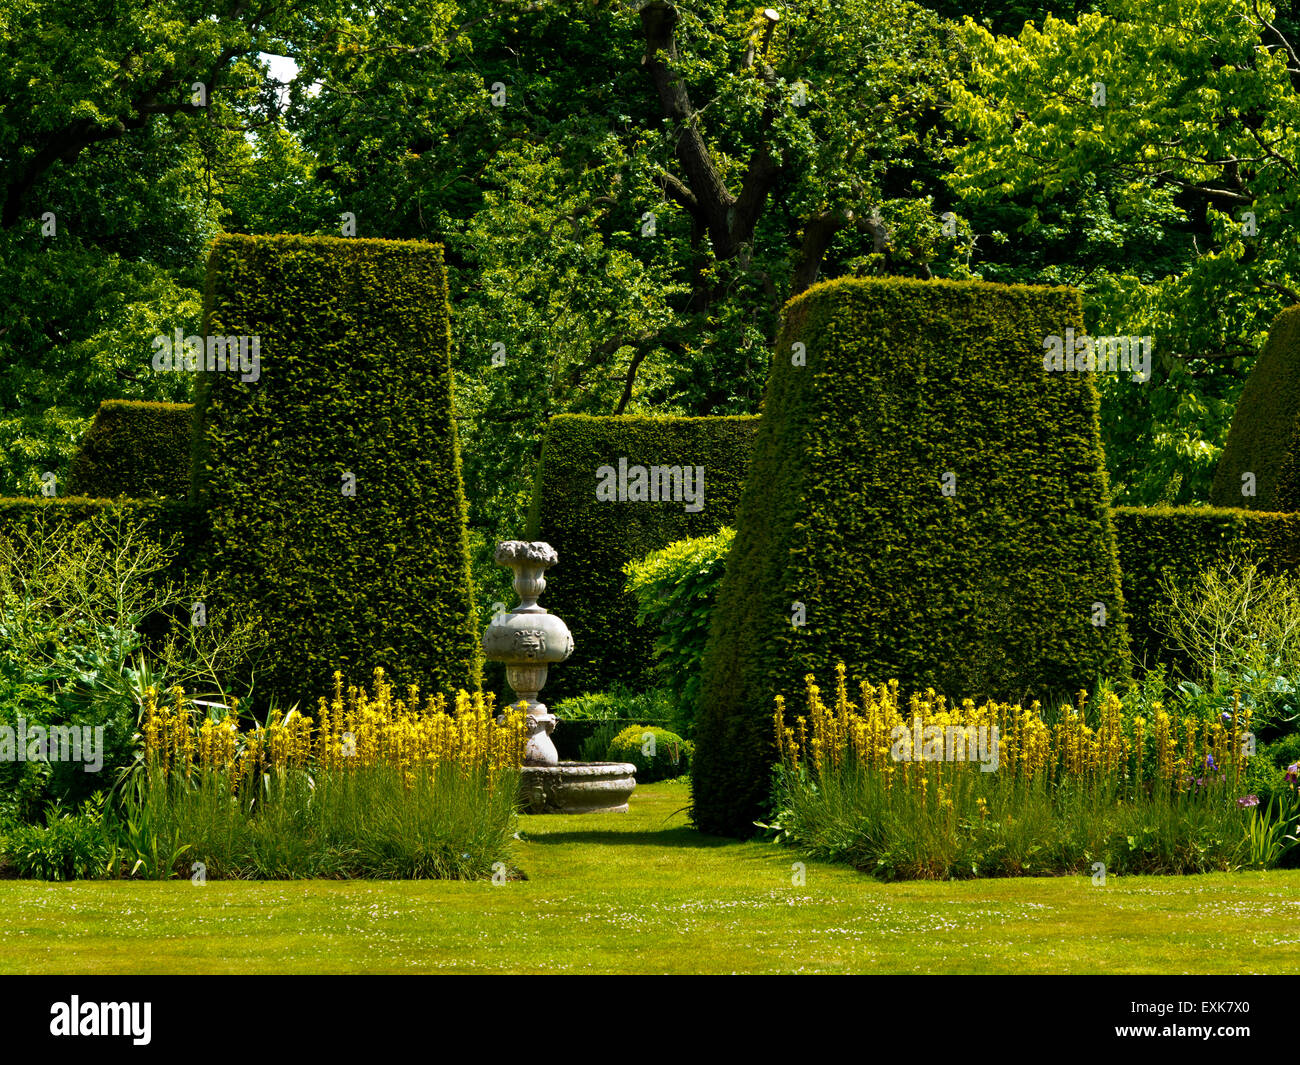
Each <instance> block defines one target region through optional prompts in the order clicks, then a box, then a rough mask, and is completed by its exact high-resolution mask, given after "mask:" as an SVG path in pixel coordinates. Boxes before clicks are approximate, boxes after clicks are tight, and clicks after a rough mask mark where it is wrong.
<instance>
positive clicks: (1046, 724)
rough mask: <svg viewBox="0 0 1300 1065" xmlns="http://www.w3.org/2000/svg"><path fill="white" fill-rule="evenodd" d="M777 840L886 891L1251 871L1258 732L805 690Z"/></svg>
mask: <svg viewBox="0 0 1300 1065" xmlns="http://www.w3.org/2000/svg"><path fill="white" fill-rule="evenodd" d="M776 703H777V708H776V714H775V727H776V740H777V746H778V749H779V751H780V758H781V761H780V764H779V766H778V767H777V770H776V780H775V792H774V799H775V806H776V808H777V810H778V813H777V815H776V818H777V822H778V823H777V825H776V826H765V827H769V828H771V827H775V828H776V829H777V830H778V831H779V834H780V837H781V838H782V839H783V840H785V841H787V842H790V843H793V844H795V845H797V846H800V847H802V848H804V849H805V850H807V851H808V852H809V853H810V854H811V855H813V856H815V857H822V858H828V859H831V860H837V861H844V862H847V863H848V864H851V865H853V866H855V867H856V868H859V869H864V870H868V871H870V872H873V873H876V874H877V875H880V876H883V877H887V878H900V879H943V878H949V877H970V876H1015V875H1035V874H1039V875H1043V874H1059V873H1070V872H1089V873H1090V874H1093V875H1095V874H1096V873H1097V869H1096V865H1097V863H1100V864H1101V865H1102V866H1104V867H1105V870H1106V871H1108V872H1111V873H1186V872H1200V871H1208V870H1212V869H1227V868H1233V867H1235V866H1236V865H1238V864H1240V862H1241V861H1242V860H1243V851H1244V848H1245V833H1244V820H1245V817H1244V815H1243V811H1242V809H1241V807H1239V806H1238V804H1237V799H1238V798H1239V797H1240V792H1239V790H1238V789H1239V786H1240V783H1241V780H1242V775H1243V769H1244V766H1245V763H1246V759H1245V756H1244V755H1243V754H1242V752H1243V749H1244V748H1245V746H1246V737H1247V733H1248V732H1249V728H1250V720H1249V713H1248V711H1247V710H1245V709H1240V708H1238V710H1237V711H1236V712H1234V713H1232V714H1228V715H1225V716H1223V717H1220V718H1217V719H1214V720H1207V719H1202V718H1198V717H1195V716H1178V717H1176V716H1174V715H1171V714H1170V713H1168V712H1167V711H1166V710H1165V709H1164V707H1163V706H1162V705H1161V704H1159V703H1158V702H1157V703H1154V704H1152V706H1151V713H1150V715H1145V714H1142V713H1133V712H1130V710H1129V709H1128V708H1127V707H1126V706H1125V705H1124V702H1123V701H1122V700H1121V699H1120V698H1119V696H1117V695H1116V694H1115V693H1114V692H1113V691H1102V692H1100V693H1098V695H1097V696H1095V697H1093V698H1091V699H1090V698H1089V697H1088V694H1087V693H1086V692H1080V693H1079V696H1078V700H1077V702H1076V703H1075V704H1072V705H1071V704H1067V705H1064V706H1061V707H1059V708H1058V709H1057V710H1056V711H1055V712H1054V713H1052V714H1044V712H1043V708H1042V706H1041V705H1040V704H1039V703H1037V702H1034V703H1033V704H1031V705H1030V706H1029V707H1028V708H1025V707H1023V706H1020V705H1018V704H1017V705H1012V704H1008V703H999V702H993V701H987V702H985V703H983V704H981V705H976V704H975V702H973V701H972V700H969V699H966V700H963V701H961V702H960V703H957V702H949V701H948V700H946V699H945V698H944V697H943V696H941V695H936V694H935V693H934V692H933V691H927V692H925V693H924V694H920V695H913V696H911V697H910V698H909V700H908V704H907V709H906V712H905V713H904V711H903V709H902V707H901V705H900V697H899V690H898V684H897V682H893V681H891V682H890V683H889V684H887V685H884V686H883V687H876V686H873V685H871V684H867V683H863V684H862V685H861V687H860V689H859V699H858V701H857V702H854V701H852V700H850V699H849V695H848V688H847V684H846V679H845V668H844V666H843V664H840V665H839V666H838V667H837V683H836V693H835V699H834V702H833V703H832V704H829V705H828V704H827V703H825V702H824V701H823V699H822V696H821V690H820V689H819V688H818V687H817V685H816V683H815V678H814V677H813V676H811V675H809V676H808V677H807V712H806V714H804V715H800V716H797V717H795V718H794V719H793V720H790V719H789V718H788V717H787V714H786V710H785V700H784V699H783V698H782V697H779V696H778V697H777V700H776Z"/></svg>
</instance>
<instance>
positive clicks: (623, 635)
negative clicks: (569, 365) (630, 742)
mask: <svg viewBox="0 0 1300 1065" xmlns="http://www.w3.org/2000/svg"><path fill="white" fill-rule="evenodd" d="M757 428H758V419H757V418H755V417H728V418H652V417H630V416H623V417H590V416H585V415H575V414H562V415H559V416H557V417H555V418H552V419H551V422H550V424H549V426H548V428H547V432H546V439H545V442H544V444H543V447H542V457H541V462H540V464H539V467H538V471H537V477H536V481H535V484H534V488H533V502H532V510H531V512H530V514H529V519H528V536H529V538H530V539H534V540H545V541H546V542H548V543H549V544H551V546H552V547H554V548H555V549H556V550H557V551H558V552H559V554H560V563H559V565H557V566H556V567H555V568H554V569H552V570H549V571H547V574H546V584H547V587H546V591H545V592H544V593H543V597H542V605H543V606H544V607H546V608H547V609H549V610H551V611H552V612H554V613H556V614H558V615H559V616H560V617H561V618H563V619H564V621H565V623H566V624H567V625H568V626H569V630H570V631H571V632H572V633H573V647H574V650H573V655H572V656H571V657H570V658H569V659H568V660H567V661H566V662H564V663H563V664H562V665H560V666H558V667H556V668H555V669H552V670H551V672H550V676H549V678H548V679H547V683H546V695H545V698H546V699H547V701H548V702H553V701H556V700H559V699H561V698H563V697H565V696H567V695H574V694H577V693H579V692H594V691H602V690H604V689H606V688H609V687H612V686H613V685H616V684H629V685H637V686H644V685H648V684H651V683H653V681H652V678H651V676H650V672H649V670H650V665H651V650H652V647H653V644H654V633H653V632H652V631H650V630H648V629H639V628H638V627H637V624H636V600H635V599H634V598H633V597H632V596H631V594H630V593H628V591H627V590H626V588H625V587H624V580H625V577H624V574H623V567H624V565H625V564H626V563H628V562H630V561H632V560H634V559H639V558H642V557H643V556H645V555H646V554H648V553H649V552H651V551H655V550H658V549H659V548H662V547H667V546H668V545H669V544H671V543H673V542H675V541H677V540H682V539H686V538H688V537H694V536H704V535H707V534H709V533H713V532H715V531H717V530H718V529H719V528H720V527H722V526H723V525H726V524H728V523H729V522H730V521H731V518H732V515H733V514H734V512H735V508H736V504H737V502H738V501H739V499H740V492H741V488H742V486H743V484H744V480H745V472H746V469H747V466H748V463H749V456H750V452H751V450H752V447H753V440H754V434H755V432H756V431H757ZM620 459H626V460H627V469H628V476H627V478H626V479H625V480H632V481H636V482H639V481H640V478H639V477H636V476H635V475H634V474H633V467H637V466H640V467H644V468H646V471H647V474H649V472H650V470H649V468H650V467H654V466H658V467H674V466H681V467H686V466H690V467H703V470H704V491H703V500H702V507H701V509H699V510H696V511H693V512H689V513H688V512H687V511H686V509H685V507H686V506H687V505H694V504H689V503H688V502H687V500H686V498H685V497H686V496H687V495H689V494H690V492H689V491H687V488H688V487H689V488H691V489H692V490H693V488H694V483H693V482H692V483H691V485H690V486H687V485H686V484H685V483H683V484H682V485H681V487H682V496H683V498H682V499H681V500H671V499H670V500H669V501H666V502H665V501H660V502H651V501H638V500H636V499H634V498H630V497H632V496H634V495H637V494H639V491H638V490H637V489H636V488H635V487H634V486H633V487H631V488H630V489H629V490H628V491H627V492H626V493H624V494H625V495H627V496H628V497H629V498H627V499H625V500H621V501H620V500H618V499H614V500H601V499H598V498H597V496H596V489H597V486H598V485H609V486H610V487H612V488H614V489H615V493H616V494H617V484H614V483H611V481H617V479H618V471H619V460H620ZM601 467H608V468H609V469H610V470H611V471H613V473H612V476H611V474H610V473H609V472H607V473H605V474H604V475H603V476H598V471H599V470H600V469H601ZM675 486H676V484H675V482H674V483H671V484H670V486H669V487H670V488H672V487H675ZM657 494H659V495H660V496H662V495H663V494H664V492H663V489H662V480H661V481H660V488H659V490H658V492H657ZM669 494H671V493H669Z"/></svg>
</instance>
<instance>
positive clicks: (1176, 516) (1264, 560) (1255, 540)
mask: <svg viewBox="0 0 1300 1065" xmlns="http://www.w3.org/2000/svg"><path fill="white" fill-rule="evenodd" d="M1113 519H1114V523H1115V539H1116V541H1117V543H1118V545H1119V560H1120V569H1121V570H1122V572H1123V574H1124V602H1125V605H1126V608H1127V611H1128V624H1129V635H1130V638H1131V639H1132V642H1133V658H1134V661H1135V662H1137V663H1139V664H1141V665H1145V666H1147V667H1150V666H1152V665H1154V664H1156V663H1159V662H1164V663H1167V664H1174V665H1180V664H1183V663H1180V662H1179V661H1178V656H1177V654H1176V652H1175V651H1174V650H1173V649H1171V648H1170V647H1169V646H1168V641H1167V639H1166V637H1165V635H1164V634H1163V633H1162V632H1161V631H1160V628H1159V626H1158V624H1157V623H1156V617H1157V612H1158V609H1159V605H1160V603H1161V602H1162V601H1163V599H1164V592H1163V590H1162V588H1161V577H1162V575H1164V574H1166V573H1167V574H1169V576H1170V577H1171V578H1172V579H1173V580H1175V581H1176V582H1178V583H1180V584H1183V583H1187V582H1189V581H1191V580H1192V579H1193V578H1195V577H1196V575H1197V574H1198V573H1201V572H1203V571H1204V570H1208V569H1213V568H1214V567H1215V566H1217V565H1220V564H1222V563H1224V562H1227V561H1229V560H1231V559H1237V558H1244V559H1250V560H1252V561H1254V562H1256V563H1257V564H1258V565H1259V566H1260V568H1261V569H1262V570H1264V571H1265V572H1270V573H1278V572H1288V571H1294V570H1296V569H1297V568H1300V514H1270V513H1260V512H1259V511H1254V510H1243V509H1240V508H1238V509H1218V508H1213V509H1212V508H1209V507H1149V508H1147V507H1117V508H1116V509H1115V510H1114V512H1113Z"/></svg>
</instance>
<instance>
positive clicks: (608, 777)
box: [519, 762, 636, 814]
mask: <svg viewBox="0 0 1300 1065" xmlns="http://www.w3.org/2000/svg"><path fill="white" fill-rule="evenodd" d="M635 788H636V766H634V765H632V764H631V763H630V762H560V763H559V764H558V765H526V766H524V768H523V781H522V783H521V785H520V788H519V796H520V801H521V805H522V807H523V812H524V813H528V814H597V813H625V812H626V811H627V800H628V799H629V798H630V797H631V795H632V792H633V791H634V790H635Z"/></svg>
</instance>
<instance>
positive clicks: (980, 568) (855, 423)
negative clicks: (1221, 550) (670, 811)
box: [693, 278, 1128, 835]
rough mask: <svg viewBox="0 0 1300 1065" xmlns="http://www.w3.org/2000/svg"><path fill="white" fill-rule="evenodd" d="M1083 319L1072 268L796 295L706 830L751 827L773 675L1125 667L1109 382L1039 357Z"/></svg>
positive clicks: (968, 679) (746, 523) (735, 601)
mask: <svg viewBox="0 0 1300 1065" xmlns="http://www.w3.org/2000/svg"><path fill="white" fill-rule="evenodd" d="M1070 328H1073V329H1074V330H1075V331H1077V332H1079V333H1082V322H1081V310H1080V299H1079V295H1078V293H1077V292H1074V291H1072V290H1069V289H1064V288H1055V289H1049V288H1029V287H1024V286H1000V285H991V284H984V283H976V282H949V281H933V282H922V281H912V280H904V279H897V278H886V279H867V280H844V281H836V282H831V283H829V284H823V285H818V286H816V287H814V288H812V289H810V290H809V291H807V292H805V293H804V294H803V295H801V296H800V297H798V298H797V299H795V300H793V301H791V302H790V303H789V304H788V305H787V306H786V309H785V313H784V319H783V323H782V328H781V333H780V338H779V340H778V343H777V346H776V352H775V355H774V357H773V362H772V371H771V374H770V376H769V379H768V387H767V394H766V397H765V399H764V407H763V418H762V424H761V427H760V430H759V434H758V438H757V441H756V443H755V447H754V459H753V466H752V470H751V472H750V475H749V479H748V481H747V483H746V486H745V494H744V496H743V498H742V500H741V503H740V507H739V509H738V512H737V517H736V522H735V526H736V540H735V543H734V545H733V546H732V550H731V554H730V557H729V558H728V560H727V570H726V576H725V577H724V579H723V584H722V588H721V590H720V592H719V594H718V605H717V607H716V609H715V610H714V622H713V629H712V632H711V635H710V641H709V648H708V651H707V653H706V655H705V664H704V672H703V685H702V693H701V702H700V719H699V721H698V723H697V726H696V735H695V739H696V745H697V757H696V759H695V764H694V776H693V815H694V818H695V821H696V824H697V825H698V826H699V827H700V828H701V829H703V830H705V831H708V832H719V833H731V834H740V835H744V834H749V833H750V832H752V825H753V822H754V819H755V818H756V817H757V816H758V815H759V814H760V813H761V812H762V808H763V804H764V799H765V795H766V792H767V788H768V780H769V770H770V767H771V765H772V763H773V762H774V761H775V750H774V747H775V743H774V740H773V737H772V729H771V727H770V717H769V715H770V713H771V708H772V700H773V697H774V696H775V695H776V694H777V693H778V692H780V691H789V690H797V689H798V688H799V687H800V685H801V683H802V678H803V677H804V676H805V675H806V674H808V673H810V672H819V671H822V672H824V671H827V670H829V669H830V668H831V667H832V666H833V665H834V663H835V662H837V661H850V662H853V663H855V665H856V666H858V667H859V668H860V669H861V670H862V675H863V676H874V677H882V676H884V677H897V678H899V680H900V681H901V682H902V683H903V685H904V686H905V687H907V688H912V689H915V688H923V687H925V686H928V685H932V686H934V687H935V688H936V689H938V688H940V687H941V686H949V685H950V686H952V688H953V689H955V690H960V691H962V692H963V693H968V694H970V695H972V696H976V695H985V694H989V695H992V694H1012V693H1016V694H1019V693H1021V692H1025V691H1028V690H1033V691H1035V692H1037V693H1041V694H1042V695H1043V696H1044V697H1045V696H1047V695H1048V694H1050V693H1052V692H1056V691H1060V690H1077V689H1078V688H1080V687H1084V686H1088V685H1091V684H1092V682H1093V681H1094V680H1095V679H1096V678H1097V677H1098V676H1099V675H1121V676H1122V675H1123V674H1125V673H1126V672H1127V669H1128V663H1127V638H1126V635H1125V630H1124V619H1123V610H1122V602H1121V599H1120V574H1119V566H1118V562H1117V560H1116V555H1115V544H1114V536H1113V533H1112V530H1111V525H1110V516H1109V511H1108V508H1107V497H1108V489H1107V482H1106V475H1105V468H1104V462H1103V459H1102V452H1101V443H1100V437H1099V431H1098V414H1097V411H1098V401H1097V393H1096V389H1095V386H1094V383H1093V381H1092V379H1091V377H1090V376H1089V375H1087V374H1079V373H1066V372H1061V373H1057V372H1051V373H1049V372H1047V371H1046V370H1045V369H1044V350H1045V348H1044V338H1045V337H1048V336H1051V335H1056V336H1060V337H1064V336H1066V330H1067V329H1070ZM796 344H800V345H803V346H804V349H803V350H804V356H803V358H804V361H805V363H806V364H803V365H800V364H799V361H800V360H799V350H800V349H796V348H795V345H796ZM947 475H952V476H951V477H948V476H947ZM953 478H955V480H954V479H953ZM945 484H946V485H948V486H950V487H951V488H954V489H955V491H954V493H953V494H945ZM1094 604H1100V606H1101V607H1103V608H1104V609H1105V611H1106V616H1105V621H1106V624H1104V625H1097V624H1094V618H1099V617H1100V615H1099V614H1097V613H1096V608H1095V607H1094ZM798 620H802V621H803V622H804V623H803V624H802V625H799V626H796V625H795V624H792V622H794V621H798Z"/></svg>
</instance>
